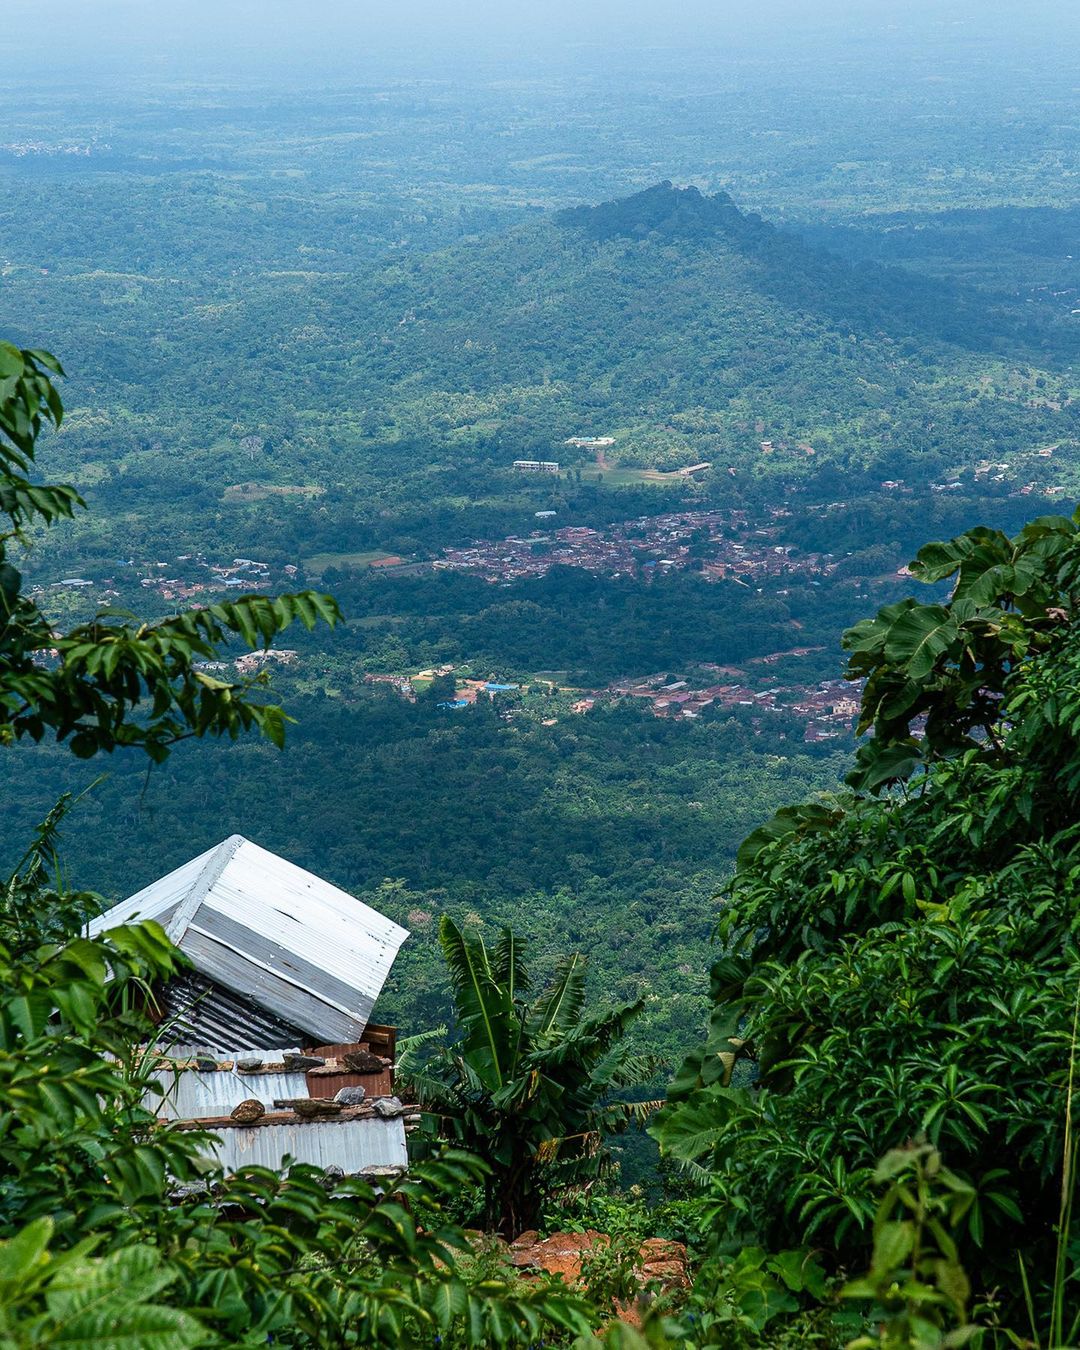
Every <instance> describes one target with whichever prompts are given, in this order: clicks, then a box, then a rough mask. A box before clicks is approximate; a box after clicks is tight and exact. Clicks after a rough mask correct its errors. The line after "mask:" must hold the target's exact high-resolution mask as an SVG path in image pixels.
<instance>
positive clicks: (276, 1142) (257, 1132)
mask: <svg viewBox="0 0 1080 1350" xmlns="http://www.w3.org/2000/svg"><path fill="white" fill-rule="evenodd" d="M214 1134H215V1135H216V1136H217V1138H218V1139H219V1140H220V1143H218V1144H217V1145H216V1146H212V1147H211V1148H210V1149H209V1150H208V1151H209V1152H211V1153H212V1154H213V1156H214V1157H215V1158H216V1159H217V1160H218V1162H219V1163H220V1164H221V1166H222V1167H223V1168H224V1170H225V1171H226V1172H235V1171H236V1170H237V1169H238V1168H241V1167H272V1168H279V1167H281V1166H282V1163H283V1162H284V1160H285V1158H286V1156H288V1157H291V1158H292V1159H293V1161H294V1162H298V1163H313V1164H314V1165H315V1166H316V1167H340V1168H341V1170H342V1171H343V1172H345V1173H346V1174H347V1175H350V1176H354V1175H356V1174H357V1173H360V1172H366V1171H374V1172H387V1171H391V1170H396V1169H398V1168H402V1169H403V1168H405V1167H406V1166H407V1164H408V1160H409V1155H408V1151H407V1149H406V1146H405V1122H404V1120H403V1119H402V1118H401V1117H400V1116H399V1117H397V1118H396V1119H391V1120H381V1119H379V1118H378V1117H377V1116H376V1117H368V1118H366V1119H362V1120H297V1121H296V1122H295V1123H289V1124H284V1125H264V1126H256V1127H254V1128H251V1127H249V1126H244V1125H237V1126H233V1127H229V1128H222V1127H221V1126H217V1127H215V1129H214Z"/></svg>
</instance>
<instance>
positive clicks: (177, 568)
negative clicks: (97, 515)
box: [30, 553, 299, 602]
mask: <svg viewBox="0 0 1080 1350" xmlns="http://www.w3.org/2000/svg"><path fill="white" fill-rule="evenodd" d="M298 570H299V569H298V568H297V567H296V566H294V565H293V564H292V563H288V564H286V565H285V566H284V567H283V568H282V569H281V575H280V577H275V576H274V574H273V572H272V569H271V566H270V564H269V563H267V562H262V561H260V560H259V559H257V558H233V559H232V561H231V562H229V563H221V564H218V563H211V562H208V561H207V560H206V558H205V557H204V556H203V555H202V554H201V553H181V554H179V555H178V556H177V557H176V558H174V559H173V560H172V561H171V562H160V561H155V562H142V563H137V562H136V561H135V560H134V559H133V558H126V559H125V558H121V559H118V560H117V561H116V563H115V564H114V574H113V575H112V576H109V577H104V578H102V579H101V580H99V581H93V580H88V579H87V578H85V577H63V578H61V579H60V580H59V581H53V582H50V583H48V584H47V585H44V586H33V587H31V589H30V594H31V595H35V596H39V597H40V596H43V595H45V594H46V593H48V592H50V591H53V592H56V591H75V592H85V593H87V594H93V595H94V596H95V597H96V598H97V599H98V600H99V601H102V602H108V601H110V600H113V599H115V598H116V597H117V596H119V595H120V594H121V588H122V587H130V586H132V585H135V584H136V583H137V584H138V586H140V587H141V588H142V589H143V590H144V591H149V592H151V593H152V594H154V595H158V596H160V597H161V599H162V600H169V601H181V602H187V601H189V600H193V599H196V598H197V597H198V596H200V595H207V594H209V595H221V594H225V595H228V594H229V593H230V592H236V593H237V594H239V595H249V594H251V593H252V592H255V591H268V590H270V589H271V588H272V586H273V585H275V584H281V585H285V586H288V585H289V584H290V583H291V582H292V581H294V580H295V578H296V575H297V572H298Z"/></svg>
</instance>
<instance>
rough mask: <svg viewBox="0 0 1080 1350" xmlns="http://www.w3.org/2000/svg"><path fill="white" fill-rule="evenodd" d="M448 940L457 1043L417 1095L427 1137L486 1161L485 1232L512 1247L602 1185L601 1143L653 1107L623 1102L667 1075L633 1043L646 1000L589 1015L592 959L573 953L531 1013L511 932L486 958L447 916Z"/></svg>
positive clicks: (439, 1057) (429, 1070)
mask: <svg viewBox="0 0 1080 1350" xmlns="http://www.w3.org/2000/svg"><path fill="white" fill-rule="evenodd" d="M439 941H440V943H441V945H442V949H443V954H444V957H445V959H446V963H447V966H448V968H449V971H450V978H451V982H452V985H453V991H454V1002H455V1008H456V1021H457V1033H458V1038H457V1040H456V1041H454V1042H453V1043H452V1044H449V1045H442V1046H439V1047H437V1048H436V1049H435V1050H434V1051H433V1052H432V1053H431V1054H429V1056H428V1057H427V1059H426V1060H425V1061H424V1063H423V1064H422V1065H421V1066H420V1067H419V1068H417V1069H416V1070H415V1071H414V1072H413V1074H412V1077H411V1081H412V1086H413V1088H414V1089H415V1091H416V1092H417V1094H418V1096H419V1099H420V1104H421V1106H422V1107H423V1108H424V1110H425V1112H427V1113H428V1115H427V1129H426V1131H425V1133H426V1134H427V1136H428V1137H432V1136H434V1137H439V1138H442V1139H445V1140H449V1141H451V1142H453V1143H456V1144H460V1145H462V1146H464V1147H465V1148H468V1149H470V1150H471V1151H473V1152H475V1153H478V1154H479V1155H480V1156H481V1157H483V1158H484V1159H485V1160H486V1162H487V1163H488V1166H489V1168H490V1169H491V1170H490V1174H489V1176H488V1178H487V1180H486V1183H485V1203H484V1225H485V1227H486V1228H487V1229H489V1230H497V1231H499V1232H500V1233H502V1234H504V1235H505V1236H510V1237H512V1236H513V1235H514V1234H516V1233H518V1232H521V1231H522V1230H523V1229H525V1228H530V1227H533V1226H535V1224H536V1223H537V1221H538V1219H539V1216H540V1208H541V1206H542V1204H543V1201H544V1198H545V1197H546V1196H547V1195H549V1194H550V1193H551V1191H552V1190H555V1189H558V1188H560V1187H564V1186H568V1185H574V1184H580V1183H583V1182H585V1181H587V1180H589V1179H591V1178H593V1177H595V1176H596V1175H598V1174H599V1173H600V1171H601V1170H602V1169H603V1167H604V1162H605V1157H604V1151H603V1147H602V1144H603V1139H604V1137H605V1136H606V1135H609V1134H612V1133H614V1132H616V1131H617V1130H620V1129H623V1128H625V1126H626V1125H627V1123H629V1122H630V1121H633V1120H635V1119H640V1118H641V1117H643V1116H644V1115H645V1114H647V1112H648V1110H649V1109H650V1107H651V1105H652V1104H651V1103H642V1102H627V1101H624V1100H621V1099H620V1098H619V1094H620V1093H621V1092H623V1091H624V1090H626V1089H629V1088H634V1087H639V1086H640V1085H641V1084H643V1083H644V1082H646V1081H647V1080H648V1079H649V1078H651V1077H652V1076H653V1075H654V1074H655V1072H656V1070H657V1068H658V1063H657V1061H656V1060H655V1059H653V1058H651V1057H649V1056H643V1055H634V1054H632V1053H631V1051H630V1049H629V1047H628V1045H627V1043H626V1041H625V1033H626V1030H627V1028H628V1027H629V1026H630V1024H631V1023H632V1022H633V1021H634V1019H635V1018H636V1017H637V1016H638V1014H639V1013H640V1012H641V1009H642V1006H643V1002H642V1000H640V999H639V1000H637V1001H636V1002H634V1003H627V1004H624V1005H622V1006H620V1007H606V1008H602V1009H600V1010H599V1011H597V1012H594V1013H590V1012H588V1011H587V1010H586V1007H585V1002H586V996H585V970H586V962H585V958H584V957H583V956H580V955H573V956H568V957H566V958H565V959H564V960H563V961H562V962H561V963H560V965H559V969H558V972H557V975H556V978H555V981H554V983H553V984H552V986H551V987H550V988H549V989H547V990H546V991H545V992H544V993H543V994H542V995H541V996H540V998H538V999H537V1000H536V1001H535V1002H534V1003H532V1004H530V1003H527V1002H526V1001H525V997H524V996H525V994H526V993H527V992H528V989H529V977H528V970H527V967H526V965H525V954H524V948H523V944H522V942H521V939H520V938H518V937H516V936H515V935H514V934H513V933H511V932H510V931H509V930H508V929H507V930H504V931H503V933H502V934H501V935H500V937H499V939H498V941H497V942H496V943H495V944H494V946H493V947H492V949H491V950H490V951H489V950H488V948H487V947H486V946H485V944H484V942H483V939H482V938H480V937H472V936H466V935H465V934H463V933H462V932H461V930H460V929H459V928H458V927H457V925H456V924H454V923H453V921H452V920H451V919H449V918H446V917H444V918H443V920H442V923H441V925H440V928H439Z"/></svg>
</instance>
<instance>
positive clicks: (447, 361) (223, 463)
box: [6, 183, 1080, 566]
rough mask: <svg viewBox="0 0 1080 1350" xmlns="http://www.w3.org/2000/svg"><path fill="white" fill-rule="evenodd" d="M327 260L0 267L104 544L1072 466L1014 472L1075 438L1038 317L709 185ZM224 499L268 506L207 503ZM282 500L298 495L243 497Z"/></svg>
mask: <svg viewBox="0 0 1080 1350" xmlns="http://www.w3.org/2000/svg"><path fill="white" fill-rule="evenodd" d="M357 228H358V229H360V228H362V226H361V225H360V224H359V223H358V224H357ZM388 247H389V246H387V248H388ZM335 256H336V257H338V258H340V261H341V269H340V270H334V269H333V268H331V267H327V266H325V265H320V267H319V268H318V269H314V270H301V269H298V268H297V267H295V266H294V267H291V268H287V267H283V266H282V265H281V260H280V258H278V257H276V256H275V257H274V258H272V259H271V260H269V261H268V263H267V265H266V267H265V269H264V270H263V271H261V272H258V271H250V270H241V271H225V270H219V271H216V272H209V273H207V274H205V275H200V276H199V277H197V278H196V277H192V276H180V275H177V276H176V277H174V278H171V279H169V280H168V283H167V284H166V283H165V281H164V280H163V279H162V278H160V277H158V276H157V275H154V276H149V275H147V276H143V275H127V274H124V275H120V274H113V273H102V272H100V271H95V270H93V269H92V268H90V267H88V268H87V270H86V271H85V272H77V271H75V270H74V268H75V263H76V260H71V261H69V263H68V264H66V265H65V266H66V269H67V270H66V271H65V275H64V276H63V277H62V279H61V280H59V281H57V282H56V283H55V284H54V283H53V281H52V279H51V277H45V278H43V277H42V276H41V275H40V274H38V275H36V276H32V275H31V274H30V273H28V272H26V271H25V270H24V271H23V272H14V273H13V274H12V275H11V276H10V277H8V278H6V285H7V286H8V288H9V291H10V302H11V306H12V308H13V310H15V311H17V312H19V313H20V314H21V315H22V322H23V323H24V324H25V326H26V333H25V339H26V341H27V342H28V343H30V344H37V343H40V342H42V341H43V340H46V339H47V341H48V342H49V345H51V346H53V347H54V348H55V349H56V350H57V351H58V352H59V353H60V354H61V355H62V356H63V358H64V361H65V365H66V366H67V368H68V369H69V370H71V371H72V372H74V373H75V378H74V379H73V381H72V382H71V385H70V387H69V406H70V416H69V417H68V418H67V419H66V420H65V429H64V432H63V433H62V435H61V436H60V437H59V439H58V443H57V451H56V453H57V459H56V461H55V462H56V463H57V464H58V466H59V470H60V472H64V473H70V475H71V477H73V478H74V479H75V480H76V481H77V482H79V483H80V484H81V485H83V486H85V487H86V488H87V490H88V491H89V492H90V494H91V496H92V498H93V500H94V503H95V510H96V519H97V520H98V521H99V522H108V524H106V526H105V527H104V529H103V528H102V526H101V525H100V524H99V525H98V527H97V534H96V535H95V544H94V546H95V548H96V549H97V550H98V552H99V553H100V554H101V556H106V557H112V556H117V552H116V551H117V550H118V549H129V548H130V547H131V545H130V544H129V542H128V541H129V540H130V539H131V538H132V537H135V538H138V537H142V538H145V539H147V540H153V541H154V542H152V543H147V545H146V547H147V548H148V549H150V548H153V549H163V548H167V547H168V546H169V543H170V541H171V540H173V539H174V538H177V537H179V536H180V535H182V536H183V538H184V540H185V548H191V547H204V548H209V549H212V550H216V549H218V548H225V549H227V547H230V546H231V547H233V548H234V550H239V551H241V552H242V551H243V550H245V549H247V548H253V547H255V546H256V542H257V541H258V540H261V539H262V538H263V537H264V536H265V532H266V521H267V519H273V520H274V522H275V523H274V526H273V531H272V533H273V535H274V537H275V538H276V539H278V540H280V541H281V542H282V546H283V547H284V548H286V549H289V548H294V549H296V550H297V551H298V552H303V553H305V554H311V553H319V552H325V551H331V552H333V551H341V550H345V551H356V550H363V549H375V548H382V547H388V548H389V549H390V551H392V552H395V553H400V554H402V555H405V554H411V553H413V552H415V551H416V550H417V549H418V548H423V547H428V548H430V547H432V546H433V545H436V544H438V543H440V542H449V541H450V540H459V539H461V538H462V537H463V536H464V537H467V536H468V534H469V532H473V531H474V532H477V533H479V532H483V533H488V534H491V533H499V532H500V531H501V532H502V533H509V532H510V531H511V530H517V529H520V528H521V527H522V526H523V525H525V524H527V523H529V524H530V527H531V522H532V520H533V513H534V512H535V510H536V509H537V508H538V506H546V505H549V504H550V501H549V497H550V494H551V493H553V492H558V491H564V492H565V490H566V489H567V487H568V486H570V484H568V483H567V480H566V479H565V478H564V479H563V480H562V482H561V483H558V482H552V481H549V482H548V483H547V484H538V483H532V484H527V483H525V482H524V480H523V478H522V476H521V475H514V474H513V472H512V471H511V469H510V466H511V464H512V462H513V461H514V460H515V459H530V458H535V459H557V460H559V461H560V462H561V463H562V464H563V465H564V467H567V466H568V467H570V468H571V469H574V470H576V471H578V472H580V473H581V474H582V475H584V478H585V484H586V485H588V484H589V482H590V481H592V480H595V479H596V477H597V476H598V475H602V477H603V482H604V486H605V488H609V487H614V486H618V485H622V484H624V483H630V482H632V481H633V473H631V472H629V471H630V470H635V469H636V470H646V469H660V470H667V471H672V470H676V469H678V468H681V467H685V466H688V465H692V464H697V463H701V462H705V461H708V462H709V463H710V464H711V465H712V466H713V468H712V470H711V474H707V475H706V477H705V479H704V481H703V482H701V483H700V484H699V485H698V486H697V487H695V486H694V485H692V484H689V483H688V482H686V480H678V482H676V481H669V482H668V484H667V492H668V494H669V496H668V497H667V498H665V497H664V496H663V494H661V493H659V492H657V493H656V494H655V497H654V500H655V501H656V502H657V503H658V504H662V503H663V501H664V500H668V499H670V496H671V495H672V494H674V495H676V496H677V495H680V494H681V496H682V497H685V496H686V493H688V492H696V493H698V494H699V495H701V494H704V495H706V496H707V497H708V496H711V497H712V498H713V499H716V498H718V497H719V498H725V497H730V493H731V490H732V486H733V484H734V486H736V487H741V486H744V485H748V484H755V485H756V486H755V487H754V491H755V492H756V494H757V495H758V496H759V497H760V496H761V495H762V494H763V493H764V494H765V495H766V496H770V497H771V496H772V495H774V494H775V492H776V491H780V490H782V486H783V485H784V484H788V483H791V482H800V483H804V484H806V485H807V486H809V487H811V489H812V490H813V491H816V492H817V493H818V495H819V496H821V497H824V499H825V500H831V499H833V498H835V497H837V496H840V495H843V492H844V490H846V488H847V487H848V486H849V485H851V486H852V490H854V491H859V490H862V488H863V487H865V484H866V483H869V484H870V485H871V486H872V487H876V486H877V485H878V484H879V483H880V482H881V481H883V480H886V481H887V480H893V479H904V480H906V482H907V483H908V484H909V485H912V486H918V485H920V484H925V483H927V482H928V481H937V480H940V479H943V478H945V479H952V478H953V477H954V476H955V475H956V474H957V473H958V472H960V471H961V470H963V469H964V468H965V467H967V468H969V469H970V468H971V467H972V466H973V465H975V464H977V463H978V462H979V461H980V460H981V459H983V458H986V457H989V459H990V460H992V461H996V462H1007V463H1008V464H1009V466H1010V467H1009V469H1008V473H1009V474H1010V475H1012V477H1011V478H1010V479H1009V482H1013V481H1014V480H1016V481H1018V482H1020V483H1022V482H1024V481H1025V480H1028V481H1030V480H1034V479H1039V481H1040V482H1043V483H1050V482H1054V483H1059V484H1060V483H1063V482H1064V483H1065V485H1066V486H1067V487H1068V488H1070V489H1071V488H1072V487H1074V486H1075V485H1076V481H1075V480H1076V475H1075V471H1074V470H1073V469H1072V467H1071V465H1070V462H1069V461H1070V458H1071V451H1068V450H1066V451H1063V452H1062V453H1061V454H1060V455H1059V456H1058V457H1057V458H1056V459H1055V460H1054V461H1053V464H1052V467H1051V464H1050V463H1049V462H1048V461H1047V460H1045V459H1036V458H1035V451H1036V448H1037V447H1040V446H1041V447H1045V446H1050V445H1067V446H1071V445H1074V444H1076V443H1080V404H1076V405H1074V404H1072V403H1071V402H1070V394H1071V389H1070V381H1071V380H1072V378H1073V377H1072V376H1071V375H1070V373H1069V372H1068V370H1067V369H1065V367H1064V366H1062V365H1061V364H1060V360H1059V357H1060V351H1059V350H1058V349H1056V348H1055V347H1054V344H1053V341H1052V338H1053V333H1049V335H1048V331H1047V330H1045V329H1044V327H1043V326H1042V316H1041V311H1040V310H1039V307H1038V306H1026V305H1025V304H1023V303H1022V301H1021V300H1020V299H1015V300H1014V301H1013V302H1009V299H1008V297H1007V296H1005V297H1001V296H999V297H994V296H990V295H988V294H987V292H985V291H984V290H982V289H980V288H979V287H975V286H970V285H967V284H965V283H964V282H963V281H961V280H957V279H954V278H944V279H942V278H935V277H932V276H930V275H919V274H917V273H914V272H911V271H908V270H905V269H903V268H899V267H894V266H883V265H881V264H879V263H877V262H873V261H867V260H861V259H857V258H853V259H851V260H847V259H843V258H840V257H838V256H836V255H834V254H833V253H830V252H828V251H827V250H825V249H823V248H820V247H817V246H814V245H812V244H809V243H807V242H804V241H803V240H802V239H801V238H800V237H799V236H798V235H797V234H795V233H793V232H790V231H787V230H782V229H778V228H776V227H775V226H773V225H771V224H769V223H768V222H766V221H764V220H761V219H760V218H758V217H757V216H754V215H750V214H747V213H744V212H742V211H741V210H740V209H739V208H738V206H737V205H736V204H735V202H734V201H733V200H732V199H731V197H729V196H727V195H726V194H723V193H720V194H717V195H715V196H706V195H703V194H702V193H700V192H699V191H698V190H697V189H694V188H677V187H673V186H672V185H671V184H669V183H661V184H658V185H657V186H655V187H653V188H649V189H648V190H646V191H644V192H639V193H636V194H634V195H632V196H629V197H626V198H624V199H622V200H619V201H613V202H608V203H605V204H602V205H596V206H582V207H577V208H574V209H572V210H567V211H564V212H561V213H556V214H549V215H539V216H530V218H529V219H528V220H527V221H526V222H525V223H522V224H518V225H515V226H513V227H512V228H508V229H503V230H494V229H486V230H485V231H484V232H483V233H479V234H473V235H470V236H466V237H462V238H460V239H458V240H456V241H455V242H453V243H452V244H450V245H448V246H445V247H440V248H437V249H434V250H431V251H427V252H422V251H419V250H411V251H405V250H402V251H401V252H399V253H396V254H394V256H393V261H391V262H387V261H385V258H386V250H385V249H384V251H383V254H382V256H381V257H380V258H379V259H374V258H368V259H367V260H365V261H363V262H362V263H361V262H359V261H353V262H349V261H348V259H347V256H346V255H345V254H344V253H339V254H336V255H335ZM103 332H107V333H108V334H109V338H108V341H107V343H103V341H102V333H103ZM43 335H45V336H44V337H43ZM16 336H18V334H16ZM1043 349H1045V350H1043ZM1040 353H1042V354H1040ZM590 436H604V437H608V436H610V437H613V438H614V444H613V445H612V446H611V447H610V448H609V449H608V450H607V451H606V452H605V454H606V459H605V460H603V461H601V462H597V461H596V460H595V457H594V455H593V454H592V452H590V451H589V450H588V449H587V448H575V447H572V446H569V445H567V444H566V442H567V441H568V440H570V439H571V438H578V437H590ZM252 437H254V441H255V443H256V444H258V445H259V446H260V449H259V450H258V451H257V452H256V451H252V450H251V449H250V445H251V443H252V439H251V438H252ZM612 466H617V467H618V469H619V474H615V475H613V474H612V473H611V468H612ZM853 474H856V475H858V474H865V475H866V477H864V478H859V477H856V478H854V479H852V475H853ZM1050 474H1052V475H1053V477H1050V476H1049V475H1050ZM1070 474H1071V475H1072V476H1071V477H1070ZM620 475H621V476H620ZM1040 475H1041V477H1040ZM969 481H970V479H969ZM249 482H255V483H257V484H267V485H268V490H266V491H259V492H256V493H253V494H252V495H251V496H250V499H245V497H244V495H243V494H237V493H236V492H235V491H230V489H231V487H232V486H233V485H235V484H238V483H249ZM774 484H776V486H774ZM814 485H816V487H815V486H814ZM297 486H304V487H311V488H313V489H318V491H317V492H313V493H307V494H305V493H295V492H294V493H292V494H291V495H290V493H289V492H284V493H280V492H279V493H277V494H273V493H271V492H270V491H269V489H270V488H275V487H278V488H286V489H288V488H295V487H297ZM649 490H650V491H654V488H650V489H649ZM1001 490H1002V492H1005V491H1007V490H1008V486H1007V485H1006V486H1004V487H1002V489H1001ZM545 494H547V495H545ZM565 504H566V503H565V500H562V501H560V503H559V505H560V508H562V507H564V506H565ZM589 509H590V510H593V509H594V508H593V507H590V508H589ZM595 509H596V510H599V509H600V508H599V507H597V508H595ZM612 509H613V510H615V511H616V512H617V508H615V507H614V506H613V508H612ZM635 509H636V510H640V509H642V507H641V506H640V505H638V506H636V507H635ZM646 509H647V508H646ZM222 510H224V514H220V513H221V512H222ZM178 512H179V513H181V514H182V515H184V517H185V519H184V523H183V526H182V528H178V526H177V523H176V517H177V513H178ZM624 514H633V512H625V511H624ZM113 521H115V522H117V530H118V531H119V532H120V533H122V535H123V540H122V541H121V540H120V539H119V538H118V539H117V540H116V541H113V540H112V539H110V538H109V537H108V530H109V528H111V522H113ZM120 522H122V524H121V523H120ZM223 532H229V533H228V537H229V538H230V539H231V541H232V542H231V544H229V545H226V544H225V542H224V540H225V538H226V534H225V533H223ZM80 537H81V536H78V535H75V534H71V535H68V536H65V539H68V538H70V540H71V542H72V559H71V564H70V565H71V566H75V565H77V564H78V559H79V557H80V556H81V554H79V552H78V542H77V541H78V540H79V538H80ZM230 556H231V555H230Z"/></svg>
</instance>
